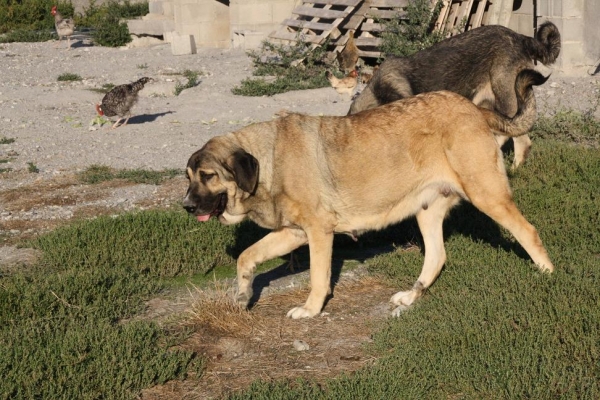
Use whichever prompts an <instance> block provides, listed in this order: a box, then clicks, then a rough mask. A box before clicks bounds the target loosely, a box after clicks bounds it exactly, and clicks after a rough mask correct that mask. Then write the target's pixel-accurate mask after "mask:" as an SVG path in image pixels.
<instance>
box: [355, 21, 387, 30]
mask: <svg viewBox="0 0 600 400" xmlns="http://www.w3.org/2000/svg"><path fill="white" fill-rule="evenodd" d="M360 30H361V31H363V32H383V31H384V30H385V26H383V24H377V23H373V22H363V24H362V25H361V26H360Z"/></svg>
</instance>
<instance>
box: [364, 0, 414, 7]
mask: <svg viewBox="0 0 600 400" xmlns="http://www.w3.org/2000/svg"><path fill="white" fill-rule="evenodd" d="M409 3H410V2H409V0H371V7H377V8H385V7H387V8H392V7H395V8H404V7H406V6H408V4H409Z"/></svg>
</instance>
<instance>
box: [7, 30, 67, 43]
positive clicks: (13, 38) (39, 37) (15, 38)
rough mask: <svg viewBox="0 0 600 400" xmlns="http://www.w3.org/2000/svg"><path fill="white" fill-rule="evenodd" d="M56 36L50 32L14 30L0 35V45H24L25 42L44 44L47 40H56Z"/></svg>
mask: <svg viewBox="0 0 600 400" xmlns="http://www.w3.org/2000/svg"><path fill="white" fill-rule="evenodd" d="M56 39H58V36H57V35H56V33H55V32H52V31H50V30H43V31H28V30H15V31H10V32H7V33H5V34H3V35H0V43H14V42H19V43H25V42H46V41H48V40H56Z"/></svg>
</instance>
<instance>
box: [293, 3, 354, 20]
mask: <svg viewBox="0 0 600 400" xmlns="http://www.w3.org/2000/svg"><path fill="white" fill-rule="evenodd" d="M292 14H296V15H303V16H307V17H315V18H325V19H338V18H344V17H345V16H346V15H347V13H346V12H344V11H335V10H326V9H324V8H313V7H304V6H300V7H296V8H295V9H294V11H292Z"/></svg>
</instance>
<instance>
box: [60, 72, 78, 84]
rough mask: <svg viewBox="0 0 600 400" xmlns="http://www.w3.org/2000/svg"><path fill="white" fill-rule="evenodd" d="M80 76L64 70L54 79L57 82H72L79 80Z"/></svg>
mask: <svg viewBox="0 0 600 400" xmlns="http://www.w3.org/2000/svg"><path fill="white" fill-rule="evenodd" d="M81 79H82V78H81V76H79V75H78V74H73V73H71V72H65V73H64V74H60V75H59V76H58V78H57V79H56V80H57V81H59V82H73V81H80V80H81Z"/></svg>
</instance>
